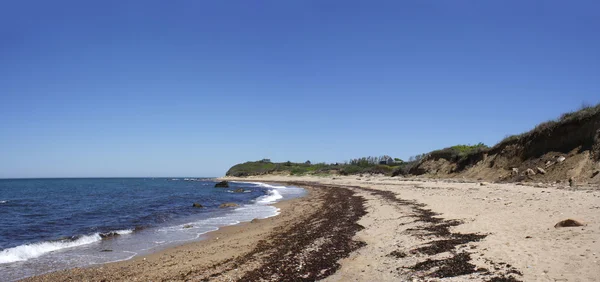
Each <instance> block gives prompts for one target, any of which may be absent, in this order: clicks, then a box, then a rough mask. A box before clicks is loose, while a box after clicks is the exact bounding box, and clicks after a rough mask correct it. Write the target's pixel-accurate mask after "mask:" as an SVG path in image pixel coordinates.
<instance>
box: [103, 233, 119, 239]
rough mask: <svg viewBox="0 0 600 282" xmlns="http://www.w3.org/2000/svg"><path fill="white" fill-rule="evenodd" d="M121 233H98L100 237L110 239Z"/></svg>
mask: <svg viewBox="0 0 600 282" xmlns="http://www.w3.org/2000/svg"><path fill="white" fill-rule="evenodd" d="M119 235H121V234H119V233H117V232H107V233H100V238H102V239H112V238H114V237H117V236H119Z"/></svg>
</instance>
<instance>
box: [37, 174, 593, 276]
mask: <svg viewBox="0 0 600 282" xmlns="http://www.w3.org/2000/svg"><path fill="white" fill-rule="evenodd" d="M230 180H232V179H230ZM243 180H245V181H262V182H274V183H287V184H293V185H296V186H301V187H305V188H306V189H308V191H309V194H308V195H307V196H306V197H304V198H300V199H294V200H290V201H285V202H282V203H279V204H277V206H278V207H280V208H281V214H280V215H279V216H276V217H272V218H268V219H264V220H258V221H256V222H253V223H246V224H240V225H237V226H231V227H227V228H222V229H220V230H219V231H216V232H214V233H211V235H210V238H209V239H207V240H205V241H201V242H196V243H190V244H186V245H182V246H179V247H176V248H171V249H167V250H165V251H162V252H159V253H156V254H153V255H150V256H146V257H137V258H134V259H133V260H130V261H124V262H118V263H112V264H107V265H102V266H97V267H91V268H83V269H72V270H66V271H59V272H55V273H50V274H47V275H42V276H38V277H33V278H29V279H26V281H315V280H324V281H495V282H500V281H600V263H599V261H600V257H599V256H600V255H599V254H600V227H599V223H600V190H598V189H596V190H590V189H588V190H573V189H568V188H566V187H558V186H552V185H537V186H538V187H533V186H523V185H515V184H490V183H469V182H456V181H439V180H427V179H404V178H389V177H379V176H367V177H356V176H347V177H337V176H336V177H287V176H263V177H254V178H249V179H248V178H246V179H243ZM566 218H575V219H578V220H582V221H584V222H586V224H587V225H586V226H583V227H573V228H554V224H555V223H556V222H558V221H560V220H562V219H566Z"/></svg>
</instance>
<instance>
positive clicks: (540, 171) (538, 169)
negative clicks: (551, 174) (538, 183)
mask: <svg viewBox="0 0 600 282" xmlns="http://www.w3.org/2000/svg"><path fill="white" fill-rule="evenodd" d="M535 169H537V172H539V173H541V174H546V170H544V169H543V168H541V167H539V166H538V167H536V168H535Z"/></svg>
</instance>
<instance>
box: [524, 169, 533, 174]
mask: <svg viewBox="0 0 600 282" xmlns="http://www.w3.org/2000/svg"><path fill="white" fill-rule="evenodd" d="M525 175H535V171H533V169H531V168H528V169H527V170H526V171H525Z"/></svg>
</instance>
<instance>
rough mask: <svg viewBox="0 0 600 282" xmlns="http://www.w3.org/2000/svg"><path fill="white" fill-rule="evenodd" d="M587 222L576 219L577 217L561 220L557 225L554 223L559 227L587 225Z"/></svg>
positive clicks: (555, 226)
mask: <svg viewBox="0 0 600 282" xmlns="http://www.w3.org/2000/svg"><path fill="white" fill-rule="evenodd" d="M585 225H586V224H585V223H583V222H581V221H578V220H575V219H570V218H569V219H565V220H562V221H559V222H558V223H557V224H556V225H554V228H559V227H578V226H585Z"/></svg>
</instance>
